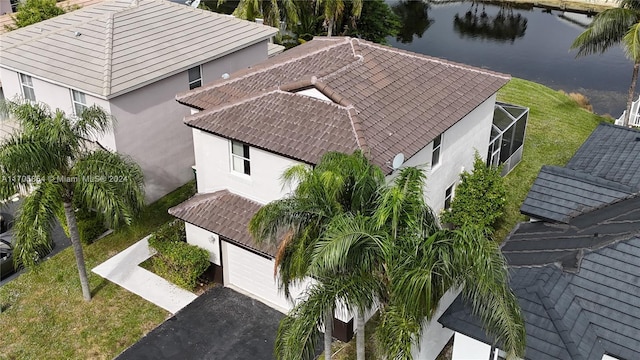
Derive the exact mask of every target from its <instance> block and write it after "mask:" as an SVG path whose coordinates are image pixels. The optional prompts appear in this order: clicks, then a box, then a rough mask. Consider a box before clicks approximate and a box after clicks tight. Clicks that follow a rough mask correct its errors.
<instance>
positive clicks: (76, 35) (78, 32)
mask: <svg viewBox="0 0 640 360" xmlns="http://www.w3.org/2000/svg"><path fill="white" fill-rule="evenodd" d="M80 35H82V34H81V33H80V31H76V32H74V33H73V36H75V37H78V36H80Z"/></svg>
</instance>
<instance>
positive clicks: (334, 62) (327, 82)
mask: <svg viewBox="0 0 640 360" xmlns="http://www.w3.org/2000/svg"><path fill="white" fill-rule="evenodd" d="M508 81H509V76H507V75H503V74H498V73H494V72H491V71H486V70H483V69H478V68H474V67H471V66H466V65H461V64H456V63H452V62H448V61H445V60H441V59H436V58H432V57H428V56H423V55H418V54H414V53H411V52H406V51H402V50H397V49H393V48H390V47H386V46H381V45H377V44H373V43H370V42H367V41H363V40H359V39H351V38H315V39H314V40H312V41H310V42H308V43H305V44H303V45H301V46H298V47H295V48H293V49H291V50H288V51H286V52H284V53H283V54H281V55H278V56H275V57H273V58H271V59H269V60H267V61H264V62H262V63H260V64H258V65H256V66H253V67H251V68H248V69H245V70H241V71H238V72H236V73H233V74H231V76H230V77H229V78H228V79H221V80H218V81H215V82H213V83H211V84H208V85H205V86H203V87H202V88H199V89H196V90H193V91H190V92H187V93H183V94H179V95H178V96H177V100H178V102H180V103H182V104H184V105H187V106H189V107H190V108H191V109H192V111H193V113H194V114H193V115H191V116H189V117H187V118H186V119H185V123H186V124H187V125H188V126H189V127H191V128H192V130H193V139H194V146H195V148H194V149H195V168H196V172H197V176H196V178H197V185H198V192H199V194H198V195H196V196H195V197H193V198H192V199H190V200H187V201H186V202H184V203H182V204H180V205H178V206H176V207H174V208H172V209H170V213H171V214H173V215H174V216H176V217H178V218H180V219H182V220H184V221H185V222H186V229H187V238H188V241H189V242H190V243H193V244H197V245H200V246H202V247H204V248H206V249H208V250H209V251H210V253H211V261H212V262H213V263H214V264H215V265H216V267H217V270H216V271H217V272H218V273H220V272H221V273H222V274H223V275H222V276H219V278H221V279H223V283H224V285H225V286H229V287H232V288H234V289H237V290H239V291H242V292H245V293H247V294H249V295H251V296H253V297H255V298H257V299H259V300H261V301H263V302H265V303H266V304H268V305H270V306H272V307H275V308H276V309H279V310H280V311H283V312H286V311H287V310H289V309H290V308H291V307H292V304H291V303H290V302H289V301H287V300H286V299H285V298H284V295H283V294H281V293H280V292H279V291H278V287H277V284H276V283H275V282H274V261H273V258H274V254H275V251H276V248H275V247H273V246H272V247H265V246H264V245H257V244H256V243H255V242H254V240H253V239H252V238H251V236H250V235H249V234H248V232H247V223H248V221H249V219H250V218H251V217H252V216H253V214H254V213H255V212H256V211H257V210H258V209H259V208H260V206H262V205H264V204H266V203H268V202H270V201H272V200H275V199H279V198H282V197H283V196H285V195H286V194H287V193H289V192H290V191H291V189H287V188H283V187H282V184H281V180H280V179H281V174H282V173H283V171H284V170H285V169H287V168H288V167H290V166H292V165H296V164H307V165H309V166H313V165H314V164H316V163H317V162H318V161H319V160H320V157H321V156H322V155H323V154H324V153H325V152H327V151H341V152H345V153H352V152H353V151H355V150H358V149H360V150H362V151H364V152H365V153H366V154H367V155H368V156H369V158H370V159H371V161H372V162H373V163H374V164H375V165H378V166H380V168H382V170H383V171H384V172H385V173H386V174H387V178H388V180H390V179H391V178H393V176H394V172H393V168H392V163H393V160H394V158H396V156H397V154H404V158H405V159H406V161H405V162H404V165H403V166H419V167H422V168H424V170H425V172H426V175H427V184H426V201H427V203H428V204H429V205H430V206H431V207H432V208H433V209H434V210H435V211H440V210H441V209H443V208H444V207H446V206H448V203H449V202H450V201H451V198H452V197H453V193H454V185H455V184H456V183H457V182H458V181H459V175H460V172H461V171H462V170H463V169H465V168H466V169H471V167H472V166H473V161H474V151H475V150H478V151H479V152H480V154H481V155H483V156H484V155H485V154H487V152H488V146H489V141H490V138H491V134H492V119H493V113H494V105H495V99H496V92H497V91H498V89H500V88H501V87H502V86H503V85H504V84H506V83H507V82H508ZM304 285H305V284H301V285H300V286H299V287H298V288H297V289H295V290H297V291H293V294H294V296H295V295H297V294H299V293H300V292H301V291H302V290H303V289H304ZM454 297H455V296H452V297H451V300H450V301H452V300H453V298H454ZM447 305H448V304H447ZM336 317H337V318H338V319H337V320H336V322H335V331H334V333H335V335H336V337H338V338H340V339H343V340H346V339H348V338H349V337H350V336H351V335H352V334H353V319H352V318H351V316H350V315H348V314H343V313H339V314H336ZM450 334H452V332H449V333H448V335H447V334H445V336H444V340H443V342H442V341H441V340H442V339H440V340H438V341H440V342H442V343H441V344H439V345H438V346H440V348H442V346H443V345H444V343H446V341H447V340H448V338H449V336H450ZM436 342H437V341H436ZM438 351H439V350H438Z"/></svg>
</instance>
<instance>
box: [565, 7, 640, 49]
mask: <svg viewBox="0 0 640 360" xmlns="http://www.w3.org/2000/svg"><path fill="white" fill-rule="evenodd" d="M639 20H640V13H639V12H638V11H635V10H631V9H625V8H612V9H607V10H605V11H603V12H601V13H599V14H598V15H596V16H595V18H594V19H593V21H592V22H591V24H590V25H589V27H588V28H587V29H586V30H585V31H584V32H582V33H581V34H580V35H579V36H578V37H577V38H576V39H575V40H574V41H573V44H572V45H571V49H578V54H577V55H576V56H585V55H590V54H598V53H604V52H605V51H607V50H608V49H609V48H610V47H611V46H613V45H616V44H618V43H620V41H622V39H623V37H624V36H625V34H627V32H628V31H629V28H630V27H631V26H632V25H633V24H636V23H637V22H638V21H639Z"/></svg>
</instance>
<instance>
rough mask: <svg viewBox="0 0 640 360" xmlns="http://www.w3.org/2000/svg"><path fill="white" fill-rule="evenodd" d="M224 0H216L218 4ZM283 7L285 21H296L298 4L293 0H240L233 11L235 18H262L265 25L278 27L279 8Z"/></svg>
mask: <svg viewBox="0 0 640 360" xmlns="http://www.w3.org/2000/svg"><path fill="white" fill-rule="evenodd" d="M225 1H226V0H218V6H220V5H222V4H223V3H224V2H225ZM281 7H282V8H284V11H285V14H286V18H287V23H288V25H289V24H297V23H298V6H297V4H296V2H295V1H294V0H268V1H267V0H240V2H239V3H238V6H237V7H236V9H235V10H234V11H233V15H234V16H235V17H237V18H240V19H244V20H249V21H255V20H256V18H263V19H264V23H265V25H270V26H273V27H276V28H278V29H279V28H280V20H281V16H280V8H281Z"/></svg>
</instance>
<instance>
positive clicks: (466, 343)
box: [440, 124, 640, 360]
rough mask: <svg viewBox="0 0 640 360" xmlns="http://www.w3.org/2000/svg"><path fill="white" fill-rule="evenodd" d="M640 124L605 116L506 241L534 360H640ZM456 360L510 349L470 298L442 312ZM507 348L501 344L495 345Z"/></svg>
mask: <svg viewBox="0 0 640 360" xmlns="http://www.w3.org/2000/svg"><path fill="white" fill-rule="evenodd" d="M639 158H640V131H637V130H632V129H628V128H625V127H620V126H615V125H609V124H601V125H600V126H598V128H596V130H594V132H593V133H592V134H591V136H590V137H589V138H588V139H587V140H586V142H585V143H584V144H583V145H582V147H581V148H580V149H579V150H578V151H577V152H576V154H575V155H574V157H573V158H572V159H571V161H569V163H568V164H567V166H566V167H565V168H561V167H545V168H543V169H542V170H541V172H540V174H539V176H538V178H537V179H536V180H535V183H534V186H533V187H532V189H531V191H530V192H529V194H528V196H527V199H526V200H525V202H524V205H523V206H522V212H523V213H526V214H528V215H531V216H534V217H535V218H536V219H541V220H543V221H535V222H528V223H521V224H519V225H518V226H517V227H516V229H515V230H514V231H513V233H512V234H511V235H510V236H509V237H508V238H507V239H506V240H505V242H504V244H503V245H502V252H503V254H504V256H505V257H506V259H507V261H508V263H509V266H510V273H511V279H510V285H511V288H512V289H513V291H514V293H515V294H516V296H517V298H518V301H519V303H520V306H521V308H522V312H523V314H524V318H525V327H526V332H527V338H526V343H527V348H526V353H525V358H526V359H531V360H546V359H549V360H551V359H570V360H583V359H584V360H600V359H606V360H610V359H640V326H639V325H638V324H640V297H639V296H638V294H640V194H639V191H640V161H639V160H638V159H639ZM440 322H441V323H442V324H443V325H444V326H446V327H447V328H449V329H453V330H455V331H456V335H455V340H454V348H453V360H460V359H494V358H499V357H500V356H503V355H504V353H502V352H501V351H499V350H496V349H495V347H492V345H494V341H493V338H492V337H490V336H488V335H487V334H486V333H485V331H484V330H483V328H482V326H481V324H480V322H479V321H478V320H477V319H476V318H475V317H474V316H472V315H471V313H470V311H469V308H468V307H467V306H466V305H465V304H464V302H463V301H462V299H461V298H457V299H456V300H455V301H454V303H453V305H452V306H451V307H450V308H449V309H448V310H447V311H446V312H445V314H444V315H443V316H442V317H441V318H440ZM495 345H497V347H498V348H499V347H500V344H495Z"/></svg>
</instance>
